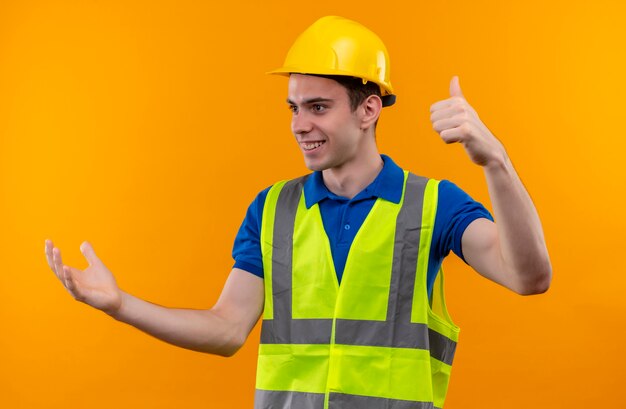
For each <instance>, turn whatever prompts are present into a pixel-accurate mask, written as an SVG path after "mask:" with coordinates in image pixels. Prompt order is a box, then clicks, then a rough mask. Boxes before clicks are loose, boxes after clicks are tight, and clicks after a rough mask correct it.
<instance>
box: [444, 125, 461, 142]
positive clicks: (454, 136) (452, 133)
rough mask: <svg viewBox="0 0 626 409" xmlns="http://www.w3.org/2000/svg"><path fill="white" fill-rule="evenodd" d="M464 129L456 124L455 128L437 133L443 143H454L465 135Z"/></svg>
mask: <svg viewBox="0 0 626 409" xmlns="http://www.w3.org/2000/svg"><path fill="white" fill-rule="evenodd" d="M466 133H467V131H466V129H464V127H462V126H457V127H456V128H450V129H446V130H445V131H442V132H441V133H439V136H440V137H441V139H442V140H443V141H444V142H445V143H455V142H462V141H463V140H464V138H465V137H466Z"/></svg>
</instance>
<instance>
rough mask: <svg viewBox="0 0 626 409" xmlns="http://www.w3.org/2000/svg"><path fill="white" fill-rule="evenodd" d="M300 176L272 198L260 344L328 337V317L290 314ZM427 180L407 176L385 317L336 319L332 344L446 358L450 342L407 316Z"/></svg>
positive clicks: (316, 341) (317, 341)
mask: <svg viewBox="0 0 626 409" xmlns="http://www.w3.org/2000/svg"><path fill="white" fill-rule="evenodd" d="M306 178H307V176H305V177H302V178H299V179H295V180H292V181H289V182H287V183H286V184H285V186H284V187H283V189H282V190H281V192H280V194H279V197H278V201H277V204H276V215H277V217H276V218H275V224H274V235H273V259H272V293H273V297H274V319H273V320H264V321H263V324H262V331H261V343H262V344H329V343H330V335H331V330H332V319H293V318H292V309H291V308H292V289H291V287H292V271H291V270H292V256H293V231H294V223H295V218H296V211H297V209H298V204H299V202H300V198H301V195H302V187H303V185H304V183H305V181H306ZM427 182H428V179H426V178H423V177H420V176H416V175H414V174H412V173H409V175H408V178H407V183H406V189H405V193H404V201H403V203H402V208H401V209H400V212H399V213H398V218H397V222H396V234H395V243H394V254H393V263H392V273H391V283H390V290H389V301H388V302H389V304H388V309H387V321H368V320H344V319H337V321H336V329H335V342H336V343H337V344H345V345H363V346H382V347H394V348H418V349H428V350H430V354H431V356H432V357H433V358H436V359H438V360H440V361H442V362H445V363H446V364H448V365H451V364H452V359H453V357H454V351H455V349H456V342H454V341H452V340H451V339H449V338H447V337H445V336H443V335H441V334H439V333H438V332H436V331H433V330H431V329H429V328H428V327H427V325H426V324H416V323H412V322H411V309H412V305H413V289H414V285H413V283H414V282H415V275H416V270H417V259H418V252H419V244H420V233H421V226H422V207H423V203H424V191H425V189H426V183H427ZM426 256H427V255H426Z"/></svg>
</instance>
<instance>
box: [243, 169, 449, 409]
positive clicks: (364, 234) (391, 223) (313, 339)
mask: <svg viewBox="0 0 626 409" xmlns="http://www.w3.org/2000/svg"><path fill="white" fill-rule="evenodd" d="M306 178H307V177H303V178H299V179H295V180H292V181H289V182H286V183H285V182H281V183H278V184H276V185H274V186H273V187H272V188H271V189H270V191H269V192H268V196H267V199H266V204H265V208H264V210H263V221H262V228H261V249H262V253H263V263H264V271H265V310H264V313H263V323H262V331H261V345H260V347H259V362H258V373H257V394H256V397H255V408H256V409H269V408H284V409H287V408H298V409H301V408H302V409H308V408H311V409H327V408H337V409H339V408H341V409H344V408H357V407H358V408H364V407H366V408H372V409H376V408H388V409H421V408H434V407H442V406H443V401H444V399H445V393H446V390H447V385H448V380H449V375H450V365H451V364H452V359H453V357H454V351H455V348H456V341H457V339H458V328H457V327H456V326H455V325H454V324H453V323H452V321H451V320H450V317H449V315H448V313H447V310H446V308H445V301H444V300H443V287H442V285H439V284H440V283H437V285H436V288H441V290H440V291H438V290H434V291H433V300H432V306H433V308H435V305H437V306H439V307H440V309H441V312H440V313H439V315H437V314H435V312H433V310H432V309H431V305H430V304H429V300H428V297H427V290H426V273H427V267H428V255H429V252H430V242H431V238H432V228H433V225H434V219H435V213H436V205H437V183H438V182H437V181H435V180H428V179H425V178H422V177H418V176H415V175H413V174H409V173H408V172H405V188H404V191H403V195H402V200H401V201H400V203H399V204H394V203H391V202H388V201H385V200H383V199H378V200H377V201H376V203H375V204H374V206H373V207H372V210H371V211H370V213H369V215H368V216H367V218H366V219H365V221H364V222H363V225H362V226H361V228H360V229H359V232H358V233H357V235H356V237H355V239H354V242H353V245H352V247H351V249H350V253H349V255H348V259H347V260H346V267H345V269H344V275H343V279H342V283H341V287H339V285H338V283H337V278H336V274H335V270H334V265H333V261H332V255H331V251H330V244H329V242H328V238H327V236H326V234H325V231H324V226H323V223H322V220H321V215H320V213H319V207H318V205H317V204H316V205H313V206H312V207H311V208H310V209H306V206H305V201H304V195H303V191H302V187H303V185H304V183H305V181H306ZM437 280H438V281H439V280H443V274H442V273H441V272H440V274H438V279H437Z"/></svg>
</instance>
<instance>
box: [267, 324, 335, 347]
mask: <svg viewBox="0 0 626 409" xmlns="http://www.w3.org/2000/svg"><path fill="white" fill-rule="evenodd" d="M276 326H280V328H276ZM332 328H333V320H331V319H306V320H304V319H295V320H294V319H292V320H291V323H288V324H287V325H282V324H281V323H277V322H276V320H263V323H262V324H261V343H262V344H330V334H331V332H332Z"/></svg>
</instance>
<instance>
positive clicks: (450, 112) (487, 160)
mask: <svg viewBox="0 0 626 409" xmlns="http://www.w3.org/2000/svg"><path fill="white" fill-rule="evenodd" d="M430 120H431V122H432V123H433V129H434V130H435V131H437V132H438V133H439V136H441V139H443V141H444V142H445V143H455V142H460V143H461V144H463V147H464V148H465V151H466V152H467V154H468V155H469V157H470V159H472V161H473V162H474V163H476V164H477V165H480V166H489V165H490V164H494V163H498V162H501V161H502V159H503V158H504V157H505V155H506V154H505V151H504V147H503V146H502V144H501V143H500V141H498V139H497V138H496V137H495V136H494V135H493V134H492V133H491V131H489V129H487V127H486V126H485V125H484V124H483V123H482V121H481V120H480V118H478V114H477V113H476V111H475V110H474V108H472V107H471V105H470V104H468V102H467V101H466V100H465V97H464V96H463V93H462V92H461V86H460V85H459V77H457V76H454V77H452V80H451V81H450V98H448V99H444V100H443V101H439V102H435V103H434V104H433V105H431V107H430Z"/></svg>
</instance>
